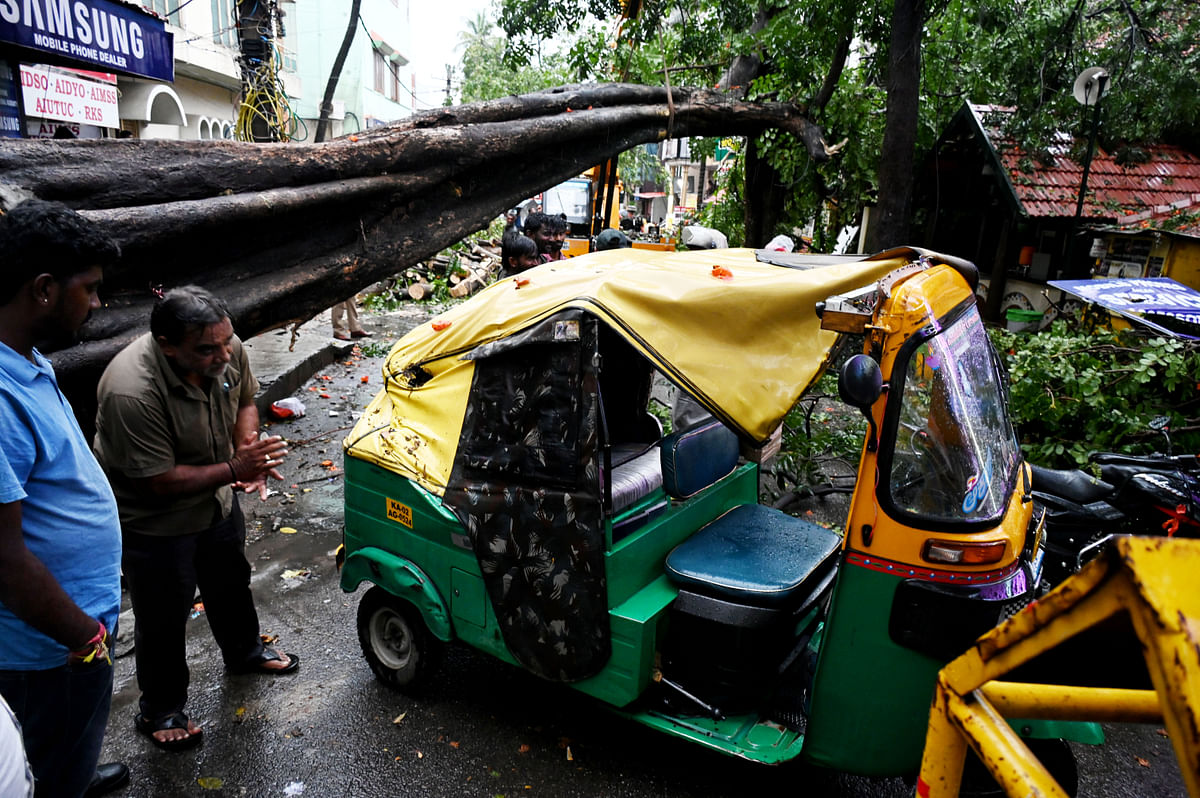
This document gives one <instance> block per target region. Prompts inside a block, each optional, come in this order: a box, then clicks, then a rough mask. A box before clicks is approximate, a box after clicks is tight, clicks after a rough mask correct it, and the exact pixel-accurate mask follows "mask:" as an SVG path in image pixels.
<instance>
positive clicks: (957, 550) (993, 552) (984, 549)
mask: <svg viewBox="0 0 1200 798" xmlns="http://www.w3.org/2000/svg"><path fill="white" fill-rule="evenodd" d="M1007 546H1008V543H1007V542H1006V541H1003V540H997V541H993V542H991V543H970V542H967V541H959V540H927V541H925V548H924V549H923V550H922V551H921V556H922V557H924V558H925V560H926V561H928V562H937V563H950V564H952V565H988V564H990V563H994V562H1000V561H1001V560H1002V559H1004V550H1005V548H1007Z"/></svg>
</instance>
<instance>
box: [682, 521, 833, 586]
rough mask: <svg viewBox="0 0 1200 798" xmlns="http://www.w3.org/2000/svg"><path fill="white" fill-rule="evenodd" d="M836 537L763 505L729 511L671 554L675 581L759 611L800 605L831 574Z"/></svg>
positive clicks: (827, 530) (827, 531)
mask: <svg viewBox="0 0 1200 798" xmlns="http://www.w3.org/2000/svg"><path fill="white" fill-rule="evenodd" d="M841 544H842V538H841V536H840V535H838V534H837V533H836V532H833V531H831V530H829V529H826V528H825V527H822V526H818V525H817V524H813V523H810V522H808V521H802V520H800V519H799V518H794V517H792V516H790V515H788V514H787V513H784V512H781V511H779V510H776V509H774V508H771V507H764V506H763V505H761V504H743V505H739V506H737V507H734V508H733V509H731V510H729V511H727V512H726V513H725V514H724V515H722V516H721V517H719V518H717V519H716V520H715V521H712V522H711V523H709V524H708V525H707V526H705V527H704V528H702V529H701V530H700V531H698V532H696V533H695V534H694V535H692V536H691V537H690V538H688V539H687V540H685V541H684V542H683V543H681V544H679V545H678V546H676V547H675V548H674V549H673V550H672V551H671V553H670V554H668V555H667V561H666V571H667V576H668V577H669V578H670V579H671V581H672V582H674V583H675V584H677V585H679V586H680V587H681V588H686V589H688V590H689V591H691V592H694V593H700V594H704V595H709V596H713V597H714V598H717V599H721V600H727V601H734V602H737V603H741V604H745V605H751V606H758V607H768V608H769V607H783V606H787V605H790V604H792V603H793V602H794V601H801V600H803V598H804V597H805V596H807V594H809V593H811V592H812V588H813V587H815V586H817V585H820V584H821V583H822V581H823V577H824V576H825V575H826V573H827V572H829V571H831V570H832V567H833V563H834V562H835V560H836V557H837V551H838V549H839V548H840V547H841Z"/></svg>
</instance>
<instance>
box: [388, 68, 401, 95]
mask: <svg viewBox="0 0 1200 798" xmlns="http://www.w3.org/2000/svg"><path fill="white" fill-rule="evenodd" d="M387 67H388V73H389V74H388V82H387V83H388V97H390V98H391V99H392V100H393V101H394V102H399V101H400V73H399V72H397V71H396V67H395V66H394V65H393V64H387Z"/></svg>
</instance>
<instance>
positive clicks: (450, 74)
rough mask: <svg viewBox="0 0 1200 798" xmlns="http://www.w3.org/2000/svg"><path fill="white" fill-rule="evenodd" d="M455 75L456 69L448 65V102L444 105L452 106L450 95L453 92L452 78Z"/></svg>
mask: <svg viewBox="0 0 1200 798" xmlns="http://www.w3.org/2000/svg"><path fill="white" fill-rule="evenodd" d="M453 75H454V67H452V66H450V65H449V64H446V102H445V103H443V104H444V105H451V104H452V103H451V100H450V93H451V92H452V91H453V89H451V87H450V78H451V77H452V76H453Z"/></svg>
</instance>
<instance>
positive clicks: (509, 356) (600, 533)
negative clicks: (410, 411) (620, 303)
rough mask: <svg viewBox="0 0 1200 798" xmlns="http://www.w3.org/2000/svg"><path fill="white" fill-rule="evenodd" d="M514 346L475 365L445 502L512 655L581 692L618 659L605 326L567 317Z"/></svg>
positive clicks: (493, 351) (573, 314) (484, 355)
mask: <svg viewBox="0 0 1200 798" xmlns="http://www.w3.org/2000/svg"><path fill="white" fill-rule="evenodd" d="M513 339H519V340H516V341H514V340H513ZM507 344H508V345H506V346H492V347H490V348H489V349H488V350H487V351H484V352H479V351H476V352H475V353H474V354H473V355H472V358H473V359H476V360H477V362H476V365H475V375H474V380H473V382H472V385H471V396H470V399H469V400H468V403H467V410H466V416H465V418H464V420H463V426H462V437H461V439H460V440H459V446H458V453H457V455H456V456H455V461H454V468H453V471H452V472H451V475H450V483H449V485H448V486H447V488H446V493H445V496H444V497H443V499H444V501H445V502H446V504H447V505H449V506H450V507H451V508H452V509H453V510H454V512H455V513H456V514H457V515H458V517H459V519H460V520H461V521H462V522H463V524H464V526H466V528H467V530H468V532H469V534H470V537H471V542H472V545H473V546H474V549H475V555H476V556H477V557H478V559H479V565H480V568H481V570H482V572H483V581H484V584H485V585H486V587H487V590H488V596H489V598H490V599H491V602H492V607H493V609H494V610H495V613H496V617H497V619H498V620H499V623H500V628H501V630H502V633H503V635H504V642H505V643H506V644H507V646H508V648H509V651H510V652H511V653H512V655H513V656H514V657H515V658H516V659H517V661H518V662H520V663H521V664H522V665H524V666H525V667H527V668H529V669H530V670H531V671H533V672H534V673H536V674H538V675H539V676H542V677H544V678H546V679H551V680H555V681H576V680H579V679H585V678H587V677H589V676H592V675H594V674H595V673H597V672H598V671H599V670H600V669H602V668H603V667H604V664H605V663H606V662H607V661H608V657H609V654H610V647H609V628H608V606H607V585H606V582H605V575H604V530H603V524H602V515H601V506H600V493H599V469H598V464H597V432H596V427H597V416H598V413H597V406H598V402H597V391H596V363H597V356H596V352H597V322H596V321H595V320H594V319H590V318H589V317H587V316H585V315H584V314H582V313H580V312H578V311H569V312H566V313H560V314H557V315H555V316H554V317H552V318H551V319H549V320H546V321H543V322H541V323H540V324H538V325H536V326H535V327H533V328H531V329H529V330H526V331H524V332H522V333H521V334H520V335H519V336H514V337H513V338H510V339H507Z"/></svg>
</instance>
